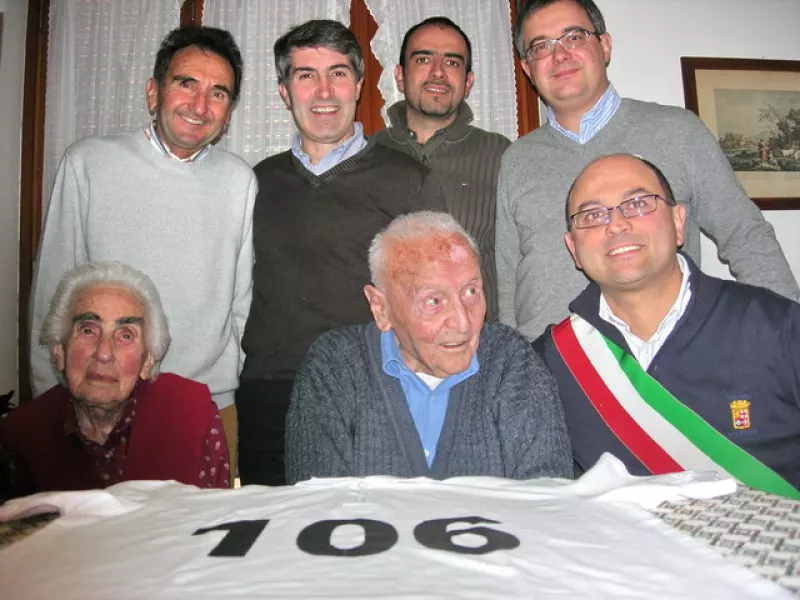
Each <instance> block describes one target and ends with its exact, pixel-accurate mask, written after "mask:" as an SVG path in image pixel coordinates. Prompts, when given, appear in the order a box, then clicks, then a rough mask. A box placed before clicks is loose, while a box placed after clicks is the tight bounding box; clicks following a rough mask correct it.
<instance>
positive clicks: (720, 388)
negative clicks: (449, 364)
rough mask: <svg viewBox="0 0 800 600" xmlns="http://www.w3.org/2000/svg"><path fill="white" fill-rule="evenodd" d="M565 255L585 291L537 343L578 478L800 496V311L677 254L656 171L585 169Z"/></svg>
mask: <svg viewBox="0 0 800 600" xmlns="http://www.w3.org/2000/svg"><path fill="white" fill-rule="evenodd" d="M566 216H567V232H566V234H565V241H566V245H567V247H568V249H569V251H570V253H571V254H572V257H573V260H574V261H575V266H576V267H577V268H578V269H580V270H582V271H583V272H584V273H585V274H586V276H587V277H588V278H589V279H590V280H591V283H590V284H589V285H588V287H587V288H586V289H585V290H584V291H583V292H582V293H581V294H580V295H579V296H578V297H577V298H575V300H573V302H572V303H571V304H570V307H569V308H570V312H571V315H570V317H568V318H567V319H565V320H564V321H563V322H561V323H559V324H558V325H555V326H551V327H550V328H548V330H547V331H546V332H545V334H544V335H543V336H542V337H540V338H539V339H538V340H537V341H536V342H535V343H534V345H535V346H536V347H537V349H538V350H539V351H540V352H541V353H542V354H543V355H544V357H545V360H546V362H547V364H548V366H549V367H550V369H551V370H552V371H553V373H554V374H555V376H556V379H557V380H558V383H559V387H560V391H561V397H562V399H563V402H564V406H565V412H566V418H567V426H568V429H569V432H570V437H571V438H572V443H573V449H574V457H575V462H576V465H577V467H578V468H579V469H580V470H585V469H588V468H589V467H591V466H592V465H593V464H594V463H595V462H596V461H597V459H598V458H599V457H600V455H601V454H602V453H603V452H611V453H613V454H614V455H616V456H617V457H619V458H620V459H622V460H623V462H625V464H626V465H627V467H628V469H629V470H630V471H631V472H632V473H635V474H650V473H654V474H660V473H669V472H674V471H681V470H686V469H695V470H714V471H717V472H719V473H721V474H728V475H731V476H733V477H735V478H736V479H738V480H739V481H741V482H743V483H745V484H747V485H749V486H752V487H756V488H759V489H764V490H766V491H770V492H773V493H777V494H782V495H785V496H791V497H795V498H800V492H798V489H797V488H798V486H800V304H797V303H796V302H794V301H792V300H787V299H786V298H783V297H780V296H778V295H777V294H774V293H773V292H770V291H768V290H766V289H762V288H758V287H754V286H750V285H746V284H741V283H736V282H733V281H723V280H720V279H716V278H714V277H709V276H708V275H705V274H704V273H702V272H701V271H700V269H699V268H698V267H697V266H696V265H695V264H694V263H693V262H692V260H691V259H690V258H688V257H687V256H685V255H683V254H681V253H680V252H678V248H679V247H680V246H681V244H682V243H683V240H684V223H685V219H686V207H685V206H683V205H680V204H676V203H675V200H674V196H673V194H672V190H671V188H670V185H669V183H668V182H667V180H666V178H665V177H664V175H663V173H662V172H661V171H660V170H659V169H658V167H656V166H655V165H653V164H651V163H649V162H647V161H645V160H643V159H641V158H638V157H634V156H630V155H613V156H606V157H603V158H600V159H598V160H596V161H595V162H593V163H591V164H590V165H589V166H587V167H586V168H585V169H584V171H583V172H582V173H581V174H580V175H579V176H578V178H577V179H576V181H575V183H574V184H573V186H572V188H571V189H570V192H569V196H568V199H567V213H566Z"/></svg>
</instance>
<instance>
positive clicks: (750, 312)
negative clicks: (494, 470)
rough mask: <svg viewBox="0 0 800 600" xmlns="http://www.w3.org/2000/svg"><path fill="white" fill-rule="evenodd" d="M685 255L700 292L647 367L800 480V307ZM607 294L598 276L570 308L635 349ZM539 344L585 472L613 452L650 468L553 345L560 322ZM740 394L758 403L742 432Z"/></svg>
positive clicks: (717, 424)
mask: <svg viewBox="0 0 800 600" xmlns="http://www.w3.org/2000/svg"><path fill="white" fill-rule="evenodd" d="M687 262H688V263H689V268H690V270H691V275H690V279H689V285H690V286H691V289H692V298H691V300H690V301H689V306H688V307H687V308H686V312H685V313H684V314H683V316H682V317H681V319H680V320H679V321H678V323H677V325H676V327H675V329H674V330H673V332H672V333H671V334H670V336H669V338H667V340H666V342H665V343H664V345H663V347H662V348H661V349H660V350H659V352H658V353H657V354H656V356H655V357H654V359H653V361H652V363H651V364H650V367H649V368H648V370H647V372H648V373H649V374H650V375H651V376H652V377H654V378H655V379H657V380H658V381H659V382H660V383H661V384H662V385H663V386H664V387H665V388H666V389H667V390H669V391H670V392H671V393H672V394H673V395H674V396H675V397H676V398H677V399H678V400H680V401H681V402H682V403H683V404H685V405H686V406H688V407H689V408H691V409H692V410H694V411H695V412H696V413H697V414H698V415H700V416H701V417H702V418H703V419H705V420H706V421H707V422H708V423H709V424H710V425H712V426H713V427H714V428H716V429H717V430H718V431H719V432H720V433H722V434H723V435H725V436H726V437H727V438H728V439H729V440H731V441H732V442H734V443H735V444H737V445H738V446H740V447H742V448H743V449H745V450H747V451H748V452H749V453H750V454H752V455H753V456H755V457H756V458H758V459H759V460H760V461H761V462H763V463H764V464H766V465H767V466H769V467H770V468H772V469H773V470H775V471H776V472H777V473H779V474H780V475H781V476H782V477H784V478H785V479H786V480H787V481H789V482H790V483H791V484H792V485H794V486H795V487H800V304H798V303H796V302H794V301H792V300H787V299H786V298H783V297H781V296H778V295H777V294H775V293H773V292H770V291H769V290H766V289H762V288H758V287H754V286H750V285H745V284H742V283H737V282H733V281H723V280H720V279H716V278H714V277H709V276H708V275H705V274H703V273H702V272H701V271H700V270H699V269H698V268H697V267H696V266H695V265H694V263H692V262H691V260H689V259H687ZM599 300H600V289H599V288H598V287H597V285H595V284H594V283H592V284H590V285H589V286H588V287H587V288H586V289H585V290H584V291H583V292H582V293H581V294H580V295H579V296H578V297H577V298H576V299H575V300H574V301H573V302H572V304H570V307H569V308H570V311H572V312H574V313H576V314H578V315H580V316H581V317H583V318H584V319H586V320H587V321H588V322H589V323H591V324H592V325H593V326H594V327H596V328H597V329H599V330H600V331H601V332H602V333H603V335H605V336H606V337H608V338H609V339H610V340H612V341H613V342H614V343H615V344H617V345H618V346H620V347H621V348H624V349H626V350H628V345H627V344H626V343H625V339H624V338H623V336H622V334H621V333H620V332H619V331H618V330H617V329H616V328H615V327H614V326H612V325H611V324H609V323H607V322H606V321H604V320H603V319H601V318H600V317H599V315H598V309H599ZM534 347H535V348H536V349H537V350H538V351H539V352H540V353H542V354H543V356H544V358H545V361H546V363H547V365H548V367H550V370H551V371H552V372H553V374H554V375H555V376H556V380H557V381H558V385H559V389H560V392H561V398H562V400H563V402H564V409H565V414H566V419H567V428H568V429H569V434H570V437H571V439H572V446H573V452H574V457H575V462H576V463H577V467H578V468H579V469H580V470H586V469H588V468H589V467H591V466H592V465H594V464H595V462H597V459H598V458H599V457H600V455H601V454H602V453H603V452H611V453H612V454H614V455H615V456H617V457H618V458H620V459H621V460H622V461H623V462H624V463H625V465H626V466H627V468H628V470H629V471H630V472H631V473H634V474H639V475H646V474H649V471H648V470H647V469H646V467H645V466H644V465H643V464H642V463H641V462H640V461H639V460H638V459H637V458H636V457H635V456H634V455H633V454H632V453H631V452H630V451H629V450H628V449H627V448H626V447H625V446H624V445H623V444H622V443H621V442H620V441H619V440H618V439H617V438H616V437H615V436H614V434H613V433H612V432H611V430H610V429H609V428H608V427H607V426H606V424H605V422H604V421H603V420H602V419H601V418H600V416H599V415H598V414H597V412H596V411H595V409H594V407H593V406H592V405H591V404H590V403H589V401H588V399H587V398H586V396H585V395H584V393H583V392H582V391H581V389H580V388H579V387H578V385H577V383H576V382H575V379H574V378H573V377H572V374H571V373H570V372H569V370H568V369H567V367H566V365H565V364H564V362H563V360H562V359H561V356H560V354H559V353H558V350H557V349H556V347H555V344H554V342H553V338H552V326H551V327H549V328H548V329H547V331H546V332H545V333H544V334H543V335H542V336H541V337H540V338H539V339H537V340H536V341H535V342H534ZM601 375H602V374H601ZM734 400H749V401H750V420H751V426H750V428H748V429H741V430H737V429H734V427H733V420H732V417H731V408H730V403H731V402H732V401H734Z"/></svg>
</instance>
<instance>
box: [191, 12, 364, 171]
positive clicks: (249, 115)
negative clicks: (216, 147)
mask: <svg viewBox="0 0 800 600" xmlns="http://www.w3.org/2000/svg"><path fill="white" fill-rule="evenodd" d="M309 19H335V20H337V21H341V22H342V23H344V24H345V25H347V24H349V22H350V0H293V1H290V2H286V1H280V0H205V7H204V9H203V24H204V25H209V26H212V27H220V28H222V29H227V30H228V31H230V32H231V33H232V34H233V37H234V39H235V40H236V43H237V44H239V48H240V49H241V51H242V58H243V60H244V82H243V84H242V94H241V97H240V98H239V104H238V106H237V107H236V108H235V109H234V111H233V115H232V116H231V125H230V129H229V131H228V134H227V135H226V136H225V137H224V138H222V141H221V142H220V146H221V147H223V148H225V149H227V150H230V151H231V152H233V153H234V154H238V155H239V156H241V157H242V158H244V159H245V160H246V161H247V162H248V163H250V164H251V165H255V164H256V163H257V162H259V161H260V160H262V159H264V158H266V157H267V156H270V155H272V154H276V153H278V152H283V151H284V150H286V149H287V148H289V147H290V146H291V143H292V136H293V135H294V133H295V127H294V121H292V115H291V113H290V112H289V111H288V110H287V109H286V107H285V106H284V105H283V101H282V100H281V98H280V96H279V95H278V79H277V77H276V75H275V60H274V57H273V53H272V45H273V44H274V43H275V40H277V39H278V38H279V37H280V36H281V35H283V34H284V33H285V32H286V31H288V30H289V29H290V28H291V27H292V26H294V25H299V24H300V23H303V22H305V21H308V20H309Z"/></svg>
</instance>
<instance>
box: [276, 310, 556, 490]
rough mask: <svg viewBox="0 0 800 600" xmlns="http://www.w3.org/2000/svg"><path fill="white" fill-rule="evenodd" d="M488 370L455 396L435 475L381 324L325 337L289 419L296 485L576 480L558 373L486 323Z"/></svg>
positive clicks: (501, 328)
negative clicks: (352, 480)
mask: <svg viewBox="0 0 800 600" xmlns="http://www.w3.org/2000/svg"><path fill="white" fill-rule="evenodd" d="M478 362H479V364H480V370H479V371H478V373H476V374H475V375H473V376H472V377H470V378H469V379H466V380H465V381H463V382H461V383H459V384H458V385H456V386H455V387H454V388H453V389H452V390H451V391H450V399H449V403H448V407H447V414H446V416H445V420H444V426H443V428H442V434H441V437H440V438H439V443H438V444H437V447H436V458H435V460H434V462H433V464H432V465H431V467H430V468H429V467H428V465H427V462H426V460H425V456H424V453H423V449H422V444H421V442H420V440H419V435H418V434H417V430H416V426H415V425H414V422H413V420H412V417H411V413H410V411H409V409H408V404H407V402H406V399H405V395H404V393H403V389H402V387H401V385H400V382H399V380H397V379H396V378H394V377H391V376H389V375H387V374H386V373H384V371H383V366H382V360H381V344H380V332H379V331H378V329H377V328H376V327H375V325H374V324H372V323H370V324H368V325H356V326H352V327H345V328H342V329H338V330H335V331H331V332H328V333H326V334H324V335H322V336H321V337H320V338H319V339H317V341H316V342H314V344H313V345H312V346H311V349H310V350H309V353H308V356H307V357H306V360H305V362H304V363H303V366H302V368H301V369H300V372H299V374H298V376H297V378H296V380H295V384H294V390H293V392H292V402H291V406H290V408H289V414H288V417H287V421H286V473H287V479H288V482H289V483H295V482H297V481H302V480H304V479H308V478H310V477H344V476H366V475H394V476H397V477H418V476H423V477H431V478H433V479H445V478H447V477H454V476H460V475H486V476H495V477H509V478H513V479H529V478H533V477H542V476H556V477H571V476H572V458H571V456H572V454H571V447H570V442H569V438H568V437H567V432H566V426H565V424H564V411H563V408H562V406H561V402H560V400H559V397H558V391H557V388H556V385H555V382H554V380H553V376H552V375H551V374H550V372H549V371H548V370H547V368H546V367H545V366H544V363H543V362H542V360H541V359H540V358H539V356H538V355H537V354H536V353H535V352H534V351H533V350H532V349H531V347H530V345H529V344H528V343H527V342H526V341H525V340H524V338H523V337H522V336H521V335H520V334H518V333H517V332H515V331H514V330H513V329H511V328H509V327H506V326H505V325H499V324H489V325H486V326H485V327H484V329H483V331H482V333H481V340H480V345H479V347H478Z"/></svg>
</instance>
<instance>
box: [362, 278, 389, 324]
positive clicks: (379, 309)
mask: <svg viewBox="0 0 800 600" xmlns="http://www.w3.org/2000/svg"><path fill="white" fill-rule="evenodd" d="M364 295H365V296H366V297H367V302H369V309H370V311H372V318H373V319H375V325H376V326H377V327H378V329H380V330H381V331H384V332H386V331H389V330H390V329H391V328H392V323H391V321H390V319H389V305H388V303H387V301H386V294H384V293H383V292H382V291H380V290H379V289H378V288H376V287H375V286H374V285H365V286H364Z"/></svg>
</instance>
